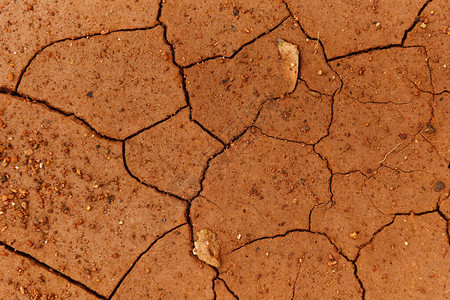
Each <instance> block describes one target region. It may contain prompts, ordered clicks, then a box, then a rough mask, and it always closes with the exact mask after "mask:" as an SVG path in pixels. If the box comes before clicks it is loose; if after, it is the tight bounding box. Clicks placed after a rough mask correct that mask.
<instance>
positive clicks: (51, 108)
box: [0, 90, 121, 142]
mask: <svg viewBox="0 0 450 300" xmlns="http://www.w3.org/2000/svg"><path fill="white" fill-rule="evenodd" d="M0 94H4V95H10V96H13V97H17V98H20V99H22V100H25V101H27V102H29V103H32V104H35V103H38V104H40V105H42V106H44V107H46V108H47V109H49V110H51V111H53V112H56V113H58V114H60V115H63V116H65V117H69V118H70V117H73V118H75V119H76V120H78V121H79V122H81V123H82V124H83V125H84V126H86V127H87V128H88V129H89V130H90V131H92V132H93V133H95V134H96V135H97V136H99V137H101V138H102V139H105V140H108V141H115V142H117V141H121V140H120V139H117V138H113V137H110V136H107V135H104V134H102V133H100V132H98V131H97V130H96V129H95V128H94V127H93V126H92V125H91V124H89V123H88V122H87V121H86V120H84V119H83V118H81V117H79V116H77V115H75V114H74V113H71V112H66V111H64V110H62V109H59V108H56V107H54V106H52V105H50V104H49V103H48V102H47V101H45V100H40V99H34V98H32V97H29V96H27V95H23V94H20V93H17V92H14V91H8V90H0Z"/></svg>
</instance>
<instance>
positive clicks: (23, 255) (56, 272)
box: [0, 241, 107, 299]
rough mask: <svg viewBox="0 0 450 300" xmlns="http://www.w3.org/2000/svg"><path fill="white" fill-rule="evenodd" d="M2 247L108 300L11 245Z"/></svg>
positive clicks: (3, 244) (4, 244)
mask: <svg viewBox="0 0 450 300" xmlns="http://www.w3.org/2000/svg"><path fill="white" fill-rule="evenodd" d="M0 245H1V246H3V247H5V249H6V250H8V251H10V252H12V253H14V254H17V255H19V256H21V257H23V258H25V259H28V260H31V261H32V262H33V263H35V264H36V265H38V266H39V267H41V268H44V269H46V270H47V271H48V272H51V273H53V274H55V275H57V276H59V277H62V278H64V279H65V280H67V281H69V282H70V283H72V284H74V285H76V286H78V287H80V288H81V289H83V290H85V291H86V292H87V293H89V294H91V295H93V296H95V297H97V298H99V299H107V298H106V297H105V296H103V295H101V294H100V293H98V292H96V291H94V290H93V289H91V288H90V287H88V286H87V285H85V284H84V283H82V282H80V281H77V280H75V279H73V278H71V277H69V276H68V275H66V274H64V273H62V272H60V271H58V270H57V269H55V268H52V267H50V266H49V265H47V264H46V263H44V262H41V261H40V260H38V259H37V258H35V257H33V256H31V255H30V254H28V253H25V252H23V251H20V250H17V249H15V248H14V247H12V246H10V245H8V244H6V243H4V242H2V241H0Z"/></svg>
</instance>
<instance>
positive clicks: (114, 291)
mask: <svg viewBox="0 0 450 300" xmlns="http://www.w3.org/2000/svg"><path fill="white" fill-rule="evenodd" d="M184 225H187V223H182V224H180V225H177V226H175V227H174V228H172V229H170V230H169V231H166V232H165V233H163V234H162V235H161V236H159V237H158V238H156V239H155V240H154V241H153V242H152V243H151V244H150V245H149V246H148V247H147V249H145V251H144V252H142V253H141V254H139V255H138V257H137V258H136V260H135V261H134V262H133V264H132V265H131V267H130V268H128V270H127V272H126V273H125V274H124V275H123V276H122V278H121V279H120V280H119V282H117V284H116V286H115V287H114V290H113V291H112V292H111V294H110V295H109V297H108V298H107V299H111V298H112V297H113V296H114V295H115V293H116V292H117V290H118V289H119V287H120V285H121V284H122V283H123V281H124V280H125V278H126V277H127V276H128V275H129V274H130V273H131V271H133V268H134V267H135V266H136V264H137V263H138V262H139V260H140V259H141V258H142V256H144V255H145V254H146V253H147V252H148V251H150V249H151V248H152V247H153V245H155V244H156V243H157V242H158V241H159V240H161V239H163V238H164V237H165V236H166V235H168V234H169V233H171V232H173V231H175V230H177V229H178V228H180V227H182V226H184ZM104 299H106V298H104Z"/></svg>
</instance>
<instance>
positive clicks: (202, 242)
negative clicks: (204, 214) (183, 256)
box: [192, 229, 220, 268]
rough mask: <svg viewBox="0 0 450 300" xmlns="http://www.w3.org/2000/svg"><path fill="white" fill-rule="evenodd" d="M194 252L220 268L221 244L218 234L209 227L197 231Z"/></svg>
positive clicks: (199, 257)
mask: <svg viewBox="0 0 450 300" xmlns="http://www.w3.org/2000/svg"><path fill="white" fill-rule="evenodd" d="M196 235H197V239H196V240H195V241H194V249H193V250H192V253H194V255H196V256H197V257H198V259H200V260H201V261H204V262H205V263H207V264H209V265H211V266H214V267H216V268H218V267H219V266H220V245H219V242H218V241H217V240H216V234H215V233H214V232H212V231H211V230H209V229H202V230H200V231H199V232H197V234H196Z"/></svg>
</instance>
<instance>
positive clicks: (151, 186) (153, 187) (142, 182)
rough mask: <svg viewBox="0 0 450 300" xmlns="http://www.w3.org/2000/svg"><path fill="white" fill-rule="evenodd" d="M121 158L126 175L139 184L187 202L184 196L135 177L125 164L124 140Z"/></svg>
mask: <svg viewBox="0 0 450 300" xmlns="http://www.w3.org/2000/svg"><path fill="white" fill-rule="evenodd" d="M122 160H123V165H124V167H125V170H126V171H127V173H128V175H130V176H131V177H132V178H134V179H135V180H136V181H137V182H139V183H140V184H143V185H145V186H147V187H149V188H152V189H154V190H155V191H156V192H158V193H160V194H163V195H166V196H171V197H174V198H176V199H178V200H180V201H183V202H188V200H187V199H184V198H182V197H180V196H178V195H175V194H172V193H169V192H166V191H164V190H161V189H159V188H158V187H156V186H153V185H150V184H148V183H146V182H144V181H143V180H142V179H140V178H139V177H137V176H136V175H134V174H133V172H131V170H130V168H129V167H128V164H127V157H126V141H122Z"/></svg>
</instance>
